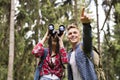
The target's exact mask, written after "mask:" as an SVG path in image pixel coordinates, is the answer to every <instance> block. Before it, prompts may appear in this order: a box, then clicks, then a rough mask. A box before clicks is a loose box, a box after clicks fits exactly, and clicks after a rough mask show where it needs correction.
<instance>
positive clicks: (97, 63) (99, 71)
mask: <svg viewBox="0 0 120 80" xmlns="http://www.w3.org/2000/svg"><path fill="white" fill-rule="evenodd" d="M80 48H81V50H83V48H82V46H80ZM92 49H93V52H92V53H93V54H92V55H87V57H88V58H89V59H90V60H91V61H92V63H93V65H94V69H95V72H96V75H97V78H98V80H106V78H105V73H104V71H103V68H102V62H101V56H100V53H99V52H98V50H97V49H96V47H94V46H92Z"/></svg>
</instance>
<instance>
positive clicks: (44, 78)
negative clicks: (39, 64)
mask: <svg viewBox="0 0 120 80" xmlns="http://www.w3.org/2000/svg"><path fill="white" fill-rule="evenodd" d="M40 80H53V79H50V78H46V77H41V78H40ZM54 80H60V79H54Z"/></svg>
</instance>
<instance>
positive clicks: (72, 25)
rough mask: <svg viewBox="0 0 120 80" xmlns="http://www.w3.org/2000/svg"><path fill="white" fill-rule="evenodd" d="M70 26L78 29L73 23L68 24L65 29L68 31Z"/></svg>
mask: <svg viewBox="0 0 120 80" xmlns="http://www.w3.org/2000/svg"><path fill="white" fill-rule="evenodd" d="M71 28H76V29H78V30H79V28H78V27H77V25H75V24H74V23H72V24H70V25H68V27H67V31H69V30H70V29H71Z"/></svg>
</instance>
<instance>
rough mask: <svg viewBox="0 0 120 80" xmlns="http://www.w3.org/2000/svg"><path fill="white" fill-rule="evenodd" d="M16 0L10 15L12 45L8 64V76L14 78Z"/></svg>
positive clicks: (8, 79) (9, 79)
mask: <svg viewBox="0 0 120 80" xmlns="http://www.w3.org/2000/svg"><path fill="white" fill-rule="evenodd" d="M14 12H15V4H14V0H11V15H10V40H9V41H10V43H9V44H10V45H9V64H8V78H7V80H13V65H14Z"/></svg>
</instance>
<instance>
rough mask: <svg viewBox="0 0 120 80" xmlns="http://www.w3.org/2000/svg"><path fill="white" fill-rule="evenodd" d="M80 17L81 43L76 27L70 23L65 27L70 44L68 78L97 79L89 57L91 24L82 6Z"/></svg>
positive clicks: (77, 79)
mask: <svg viewBox="0 0 120 80" xmlns="http://www.w3.org/2000/svg"><path fill="white" fill-rule="evenodd" d="M80 19H81V22H82V24H83V39H82V40H83V41H82V43H81V42H80V40H81V36H80V32H79V29H78V27H77V26H76V25H74V24H71V25H68V28H67V38H68V39H69V41H70V43H71V45H72V49H71V50H70V52H69V53H68V61H69V64H68V80H97V76H96V73H95V70H94V65H93V63H92V62H91V61H90V58H89V56H91V55H92V54H91V52H92V37H91V26H90V19H89V17H87V16H86V15H84V8H83V10H82V14H81V18H80Z"/></svg>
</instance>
